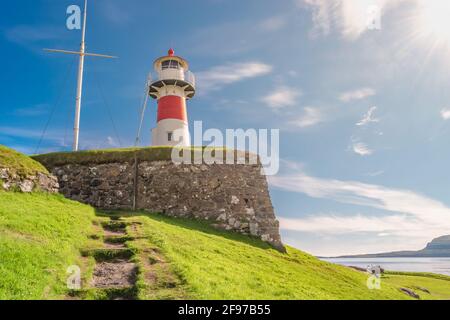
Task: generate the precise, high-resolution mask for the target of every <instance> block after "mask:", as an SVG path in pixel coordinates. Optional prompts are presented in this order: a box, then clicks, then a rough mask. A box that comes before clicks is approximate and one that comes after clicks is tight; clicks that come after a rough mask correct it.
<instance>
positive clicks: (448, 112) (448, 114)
mask: <svg viewBox="0 0 450 320" xmlns="http://www.w3.org/2000/svg"><path fill="white" fill-rule="evenodd" d="M441 117H442V119H444V120H450V109H442V110H441Z"/></svg>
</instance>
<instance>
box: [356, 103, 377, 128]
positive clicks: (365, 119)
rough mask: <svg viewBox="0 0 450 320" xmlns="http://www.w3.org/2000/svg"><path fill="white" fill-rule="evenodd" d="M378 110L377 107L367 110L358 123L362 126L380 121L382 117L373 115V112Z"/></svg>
mask: <svg viewBox="0 0 450 320" xmlns="http://www.w3.org/2000/svg"><path fill="white" fill-rule="evenodd" d="M376 110H377V107H372V108H370V109H369V111H367V113H366V114H365V115H364V117H363V118H362V119H361V120H360V121H359V122H358V123H357V124H356V125H357V126H360V127H361V126H365V125H368V124H369V123H373V122H380V119H377V118H374V117H373V114H374V113H375V111H376Z"/></svg>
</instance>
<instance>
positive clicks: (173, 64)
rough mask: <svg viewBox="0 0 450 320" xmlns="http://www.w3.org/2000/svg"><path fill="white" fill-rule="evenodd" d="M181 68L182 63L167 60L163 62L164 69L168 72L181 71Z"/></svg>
mask: <svg viewBox="0 0 450 320" xmlns="http://www.w3.org/2000/svg"><path fill="white" fill-rule="evenodd" d="M179 67H180V63H179V62H178V61H176V60H167V61H163V63H162V69H163V70H166V69H179Z"/></svg>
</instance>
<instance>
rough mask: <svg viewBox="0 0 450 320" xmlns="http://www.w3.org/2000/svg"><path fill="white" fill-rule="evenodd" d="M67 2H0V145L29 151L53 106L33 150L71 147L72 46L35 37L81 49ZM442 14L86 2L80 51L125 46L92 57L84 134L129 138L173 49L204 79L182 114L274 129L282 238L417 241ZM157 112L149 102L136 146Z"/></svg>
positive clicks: (447, 29) (437, 155)
mask: <svg viewBox="0 0 450 320" xmlns="http://www.w3.org/2000/svg"><path fill="white" fill-rule="evenodd" d="M71 4H78V5H82V3H81V1H78V0H70V1H65V0H58V1H55V0H46V1H45V0H19V1H8V2H5V3H3V6H2V13H1V15H2V18H1V19H0V32H1V35H0V45H1V52H2V61H3V66H2V72H1V73H0V84H1V87H2V92H3V97H2V98H3V99H2V103H1V105H0V111H1V117H0V143H1V144H4V145H7V146H9V147H13V148H16V149H18V150H20V151H23V152H26V153H29V154H31V153H34V152H35V151H36V147H37V146H38V142H39V139H40V136H41V134H42V131H43V129H44V127H45V126H46V123H47V121H48V119H49V117H50V114H52V109H53V107H54V106H55V105H56V106H57V107H56V108H55V111H54V113H53V116H52V117H51V121H50V122H49V123H48V129H47V131H46V135H45V137H44V139H43V142H42V144H41V146H40V149H39V152H49V151H55V150H69V149H70V146H71V143H72V132H71V131H72V129H71V128H72V122H73V112H74V110H73V109H74V96H75V85H76V66H77V64H76V58H75V57H71V56H65V55H57V54H56V55H55V54H48V53H44V52H43V51H42V48H64V49H77V48H78V45H79V41H80V32H79V31H69V30H67V28H66V24H65V21H66V18H67V16H66V13H65V12H66V8H67V7H68V6H69V5H71ZM374 4H375V5H377V6H378V8H380V11H381V29H380V30H369V29H368V28H367V24H366V20H367V8H369V7H370V6H371V5H374ZM449 15H450V5H449V4H447V3H446V1H444V0H442V1H440V0H427V1H425V0H393V1H392V0H390V1H386V0H360V1H352V0H285V1H268V0H267V1H262V0H246V1H234V0H227V1H225V0H204V1H200V0H199V1H189V2H188V1H176V0H174V1H144V0H130V1H120V0H96V1H91V3H90V8H89V21H88V33H87V39H86V40H87V46H88V51H91V52H100V53H105V54H113V55H117V56H119V57H120V59H118V60H103V59H96V58H88V59H87V62H86V77H85V86H84V96H83V110H82V120H81V136H80V139H81V141H80V143H81V147H82V148H83V149H92V148H102V147H119V146H130V145H132V144H133V142H134V137H135V134H136V130H137V125H138V109H139V106H140V101H141V99H142V95H143V90H144V82H145V79H146V76H147V74H148V72H149V71H150V70H151V68H152V63H153V61H154V59H155V58H157V57H159V56H161V55H164V54H165V53H166V52H167V50H168V48H169V47H174V48H175V50H176V52H177V54H179V55H181V56H183V57H185V58H186V59H187V60H189V62H190V64H191V70H192V71H193V72H194V73H195V74H196V75H197V78H198V82H199V84H198V95H197V96H196V98H195V99H193V100H192V101H190V102H189V110H188V111H189V117H190V120H191V122H193V121H194V120H202V121H203V123H204V124H203V125H204V127H205V128H218V129H222V130H224V129H227V128H258V129H259V128H268V129H271V128H273V129H280V130H281V133H280V139H281V141H280V153H281V154H280V156H281V166H282V167H281V171H280V173H279V174H278V175H277V176H275V177H270V178H269V182H270V186H271V194H272V198H273V203H274V207H275V210H276V213H277V215H278V217H280V220H281V222H282V233H283V239H284V241H285V242H286V243H288V244H291V245H294V246H296V247H298V248H301V249H303V250H306V251H308V252H311V253H314V254H319V255H337V254H347V253H368V252H379V251H388V250H397V249H420V248H421V247H423V246H424V245H425V244H426V243H427V241H429V240H431V239H432V238H433V237H436V236H440V235H444V234H450V200H449V194H450V188H449V182H448V181H450V174H449V171H448V169H447V168H448V163H450V152H448V146H449V143H448V141H449V138H450V90H449V89H448V88H449V87H450V78H449V77H448V74H449V72H450V60H449V58H448V57H449V53H450V50H449V45H450V24H449V23H448V22H447V20H448V16H449ZM103 97H105V99H103ZM57 101H59V103H57ZM105 101H106V102H105ZM110 115H111V116H110ZM111 118H112V120H113V121H111ZM155 118H156V115H155V103H154V102H153V103H152V104H151V106H150V108H149V112H147V114H146V118H145V127H144V136H143V143H144V144H149V143H150V129H151V128H152V127H153V126H154V124H155V121H156V119H155ZM114 127H116V128H117V130H115V129H114ZM115 131H117V133H116V132H115Z"/></svg>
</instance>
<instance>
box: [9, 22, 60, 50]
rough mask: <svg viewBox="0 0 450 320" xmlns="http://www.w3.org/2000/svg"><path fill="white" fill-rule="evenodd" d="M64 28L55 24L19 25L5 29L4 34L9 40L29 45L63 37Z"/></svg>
mask: <svg viewBox="0 0 450 320" xmlns="http://www.w3.org/2000/svg"><path fill="white" fill-rule="evenodd" d="M63 32H64V29H61V28H59V27H55V26H49V25H43V26H36V25H19V26H15V27H13V28H10V29H7V30H6V31H5V36H6V38H7V39H8V40H9V41H12V42H15V43H18V44H21V45H30V44H32V43H40V42H44V41H49V40H55V39H60V38H62V37H63Z"/></svg>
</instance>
